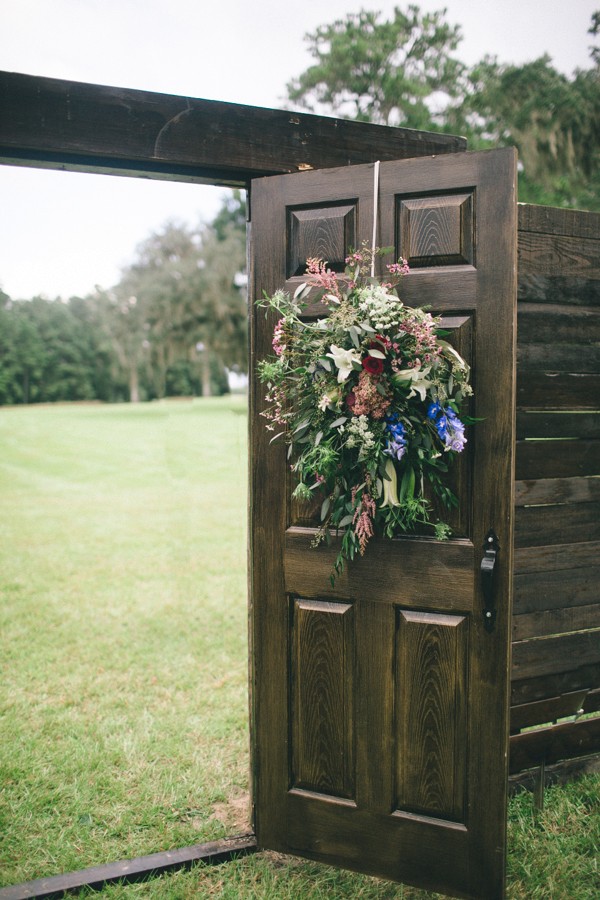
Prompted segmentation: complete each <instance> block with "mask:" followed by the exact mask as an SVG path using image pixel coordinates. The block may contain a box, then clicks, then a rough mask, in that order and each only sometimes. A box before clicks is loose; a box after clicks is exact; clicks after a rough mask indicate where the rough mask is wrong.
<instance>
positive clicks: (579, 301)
mask: <svg viewBox="0 0 600 900" xmlns="http://www.w3.org/2000/svg"><path fill="white" fill-rule="evenodd" d="M553 211H554V212H559V210H553ZM517 299H518V301H519V305H520V304H521V303H527V302H530V303H549V304H552V305H557V304H558V305H560V306H600V278H586V277H585V276H584V275H574V276H570V277H565V276H563V275H545V274H543V273H541V272H538V273H536V274H529V275H527V274H525V273H524V272H522V271H519V282H518V293H517Z"/></svg>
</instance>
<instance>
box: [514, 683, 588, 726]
mask: <svg viewBox="0 0 600 900" xmlns="http://www.w3.org/2000/svg"><path fill="white" fill-rule="evenodd" d="M587 695H588V691H587V690H583V691H571V692H570V693H569V694H562V696H560V697H548V698H547V699H545V700H535V701H534V702H533V703H522V704H521V705H520V706H513V707H512V708H511V711H510V729H511V732H513V733H514V732H515V731H518V730H519V729H521V728H531V726H532V725H545V724H546V723H548V722H556V720H557V719H562V718H566V717H567V716H574V715H576V714H577V713H579V712H580V711H581V709H582V707H583V704H584V702H585V698H586V697H587Z"/></svg>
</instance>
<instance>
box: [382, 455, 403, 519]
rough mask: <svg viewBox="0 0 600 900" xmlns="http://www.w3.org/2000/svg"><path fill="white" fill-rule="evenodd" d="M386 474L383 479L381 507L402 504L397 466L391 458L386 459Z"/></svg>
mask: <svg viewBox="0 0 600 900" xmlns="http://www.w3.org/2000/svg"><path fill="white" fill-rule="evenodd" d="M385 476H386V477H385V478H384V479H383V503H382V504H381V509H383V508H384V507H386V506H400V501H399V500H398V478H397V476H396V466H395V465H394V463H393V462H392V460H391V459H388V460H387V461H386V464H385Z"/></svg>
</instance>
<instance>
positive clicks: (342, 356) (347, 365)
mask: <svg viewBox="0 0 600 900" xmlns="http://www.w3.org/2000/svg"><path fill="white" fill-rule="evenodd" d="M329 349H330V350H331V353H328V354H327V356H330V357H331V358H332V360H333V361H334V363H335V365H336V367H337V370H338V376H337V380H338V384H341V383H342V381H345V380H346V378H347V377H348V375H349V374H350V372H351V371H352V363H353V362H356V363H358V364H359V365H360V356H359V355H358V353H357V352H356V350H344V348H343V347H336V345H335V344H332V345H331V347H330V348H329Z"/></svg>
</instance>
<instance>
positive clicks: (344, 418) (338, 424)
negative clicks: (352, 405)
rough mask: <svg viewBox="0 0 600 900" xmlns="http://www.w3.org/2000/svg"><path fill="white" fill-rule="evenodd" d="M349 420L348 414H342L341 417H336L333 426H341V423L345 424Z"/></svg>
mask: <svg viewBox="0 0 600 900" xmlns="http://www.w3.org/2000/svg"><path fill="white" fill-rule="evenodd" d="M347 421H348V416H340V418H339V419H336V420H335V422H332V423H331V428H339V427H340V425H344V424H345V423H346V422H347Z"/></svg>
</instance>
